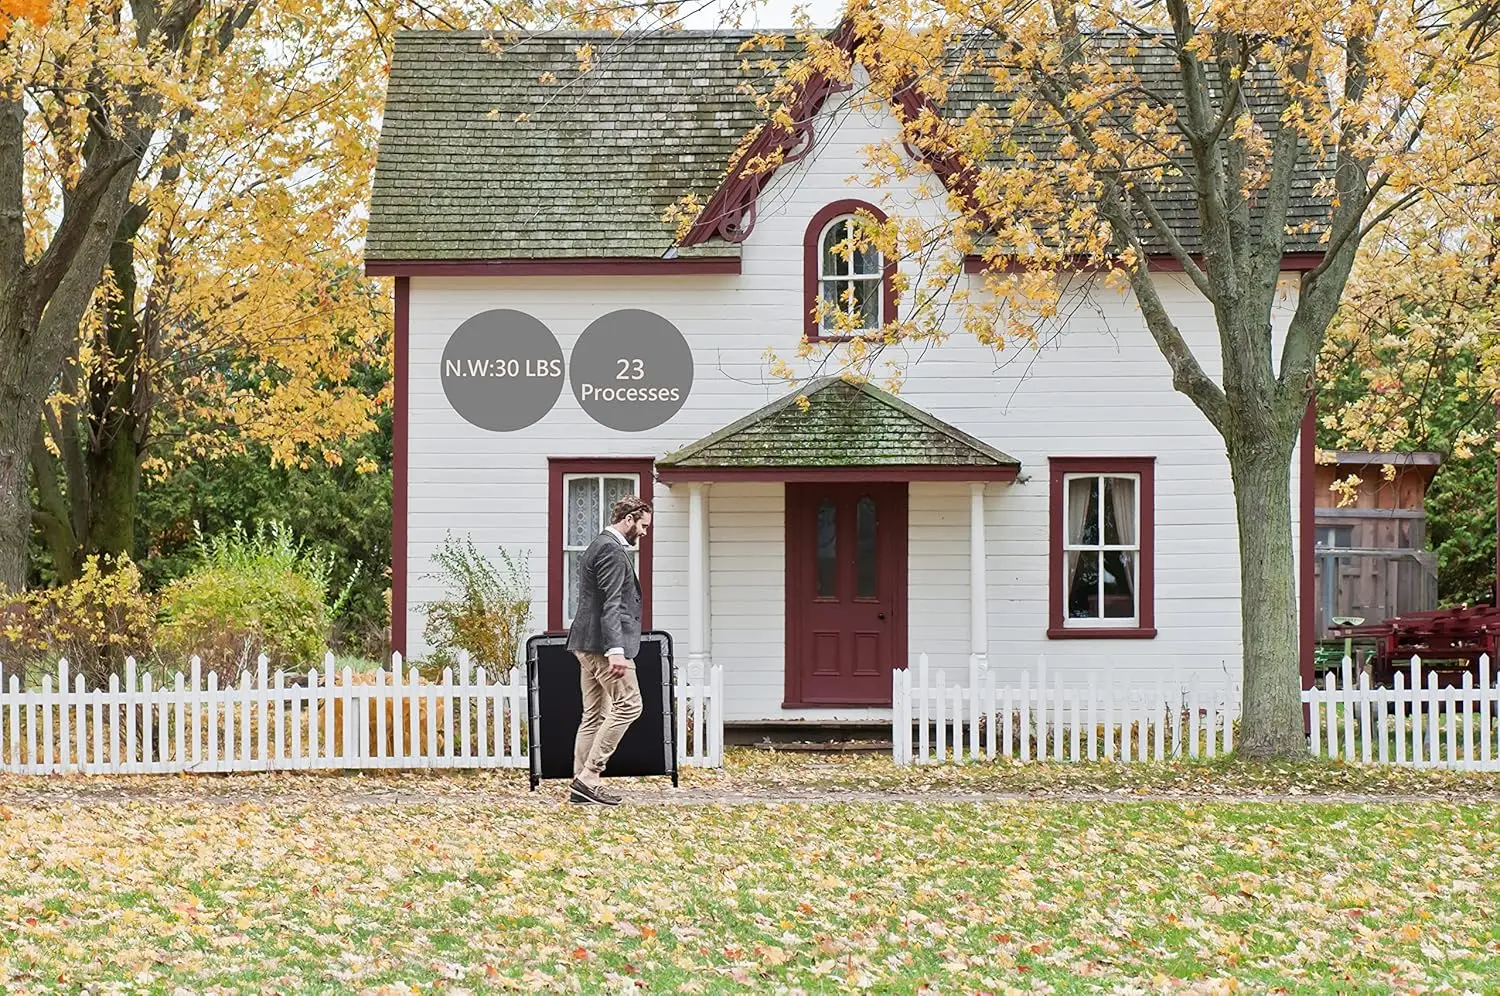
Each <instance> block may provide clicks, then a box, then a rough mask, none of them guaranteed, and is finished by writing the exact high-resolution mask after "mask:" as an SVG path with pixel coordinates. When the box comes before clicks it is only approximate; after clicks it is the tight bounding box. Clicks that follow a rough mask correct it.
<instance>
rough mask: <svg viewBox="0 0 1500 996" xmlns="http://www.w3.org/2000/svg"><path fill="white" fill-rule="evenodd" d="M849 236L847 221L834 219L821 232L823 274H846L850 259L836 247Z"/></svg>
mask: <svg viewBox="0 0 1500 996" xmlns="http://www.w3.org/2000/svg"><path fill="white" fill-rule="evenodd" d="M848 237H849V222H847V221H836V222H834V223H833V224H832V225H829V226H828V231H827V232H825V233H823V275H825V276H831V275H833V274H847V273H848V272H849V263H850V261H849V260H848V259H847V258H846V257H845V256H844V254H843V252H841V251H839V249H838V248H837V247H838V246H839V244H840V243H842V242H843V241H844V240H845V239H847V238H848Z"/></svg>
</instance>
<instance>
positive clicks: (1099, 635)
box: [1047, 457, 1156, 640]
mask: <svg viewBox="0 0 1500 996" xmlns="http://www.w3.org/2000/svg"><path fill="white" fill-rule="evenodd" d="M1049 464H1050V470H1051V484H1050V487H1051V490H1050V492H1049V493H1048V502H1049V504H1050V508H1049V514H1048V522H1049V526H1048V548H1047V637H1048V639H1052V640H1149V639H1151V638H1152V637H1154V636H1156V458H1155V457H1052V458H1051V459H1050V461H1049ZM1067 474H1139V475H1140V476H1141V493H1140V495H1139V500H1140V503H1141V574H1140V583H1141V590H1140V596H1139V600H1140V618H1139V619H1138V620H1137V622H1138V623H1139V625H1137V626H1121V627H1110V628H1104V627H1094V626H1088V627H1084V626H1080V627H1069V626H1067V625H1066V623H1065V618H1066V612H1065V609H1066V606H1065V605H1064V600H1063V593H1062V584H1063V560H1064V557H1063V536H1064V534H1065V533H1066V531H1067V525H1066V523H1065V521H1064V516H1063V509H1064V507H1065V506H1066V504H1067V501H1066V494H1065V492H1064V489H1063V477H1064V475H1067Z"/></svg>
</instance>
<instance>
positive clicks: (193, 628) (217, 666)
mask: <svg viewBox="0 0 1500 996" xmlns="http://www.w3.org/2000/svg"><path fill="white" fill-rule="evenodd" d="M199 547H200V551H201V556H200V561H199V563H198V566H196V567H195V568H193V569H192V570H191V571H190V572H189V573H188V574H186V575H185V576H183V577H181V578H178V579H177V580H176V581H173V582H172V583H170V584H169V585H167V586H166V588H164V589H163V590H162V593H161V607H162V614H163V616H164V617H165V622H164V624H163V626H162V629H161V633H160V638H159V641H158V642H159V646H160V648H161V650H162V653H163V655H164V656H165V657H166V658H167V659H168V660H169V661H170V662H171V665H172V668H173V669H174V670H175V669H176V668H178V667H182V666H183V664H184V662H186V661H187V659H188V658H189V657H190V656H191V655H193V654H197V655H198V656H199V657H200V658H202V661H203V668H204V673H205V674H208V673H209V672H210V671H212V672H216V673H217V674H218V675H219V680H220V682H221V683H232V682H236V681H238V680H239V676H240V672H241V671H243V670H247V669H248V670H253V669H254V667H255V661H256V658H257V656H258V655H260V654H262V653H263V654H265V655H266V656H267V657H268V658H269V659H270V662H271V667H272V669H273V670H274V669H276V668H282V669H285V670H288V671H293V670H296V671H305V670H307V669H309V668H313V667H319V666H321V664H322V658H323V651H324V649H325V647H326V645H327V640H328V631H329V619H330V617H331V616H332V615H333V614H335V613H337V611H338V609H339V607H340V606H341V605H342V602H343V600H344V599H345V598H346V597H347V595H348V592H349V590H350V585H352V583H353V578H352V577H351V578H350V581H349V582H348V583H346V584H345V586H344V588H343V590H342V592H341V593H340V595H339V596H338V598H336V599H335V600H334V602H333V603H332V604H330V603H329V602H328V594H329V584H330V581H331V575H332V565H331V561H330V558H329V557H328V556H327V555H326V554H320V553H317V552H309V551H307V550H305V549H304V547H303V544H302V543H300V542H298V541H297V540H296V539H295V538H294V537H293V536H292V533H291V530H290V529H289V528H287V527H286V526H285V525H284V524H282V523H280V522H274V521H273V522H269V523H267V522H263V523H261V524H260V526H259V527H258V528H257V529H256V531H255V534H254V535H253V536H249V535H247V534H246V533H245V530H244V527H243V525H242V524H241V523H239V522H236V523H235V525H234V528H233V529H232V530H230V531H228V532H226V533H222V534H220V535H217V536H214V537H212V538H210V539H208V540H207V541H205V540H204V539H203V537H202V535H201V534H200V535H199Z"/></svg>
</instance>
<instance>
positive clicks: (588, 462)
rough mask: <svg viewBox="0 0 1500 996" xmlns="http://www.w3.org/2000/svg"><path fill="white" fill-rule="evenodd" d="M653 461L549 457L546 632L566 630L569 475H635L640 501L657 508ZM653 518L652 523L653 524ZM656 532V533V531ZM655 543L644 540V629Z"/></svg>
mask: <svg viewBox="0 0 1500 996" xmlns="http://www.w3.org/2000/svg"><path fill="white" fill-rule="evenodd" d="M653 463H654V461H653V460H652V459H651V457H567V458H562V457H550V458H548V460H547V629H548V631H549V632H553V633H558V632H561V631H562V629H563V622H562V618H563V549H562V548H563V522H564V521H565V520H566V517H567V515H566V512H565V510H564V508H563V502H564V500H565V499H566V498H567V493H566V492H565V491H564V489H563V476H564V475H566V474H635V475H637V477H638V478H639V479H640V482H641V483H640V493H641V497H642V498H645V499H646V500H647V501H649V502H651V503H652V505H655V504H656V501H655V498H654V497H653V493H654V491H655V487H654V484H655V481H654V478H653V475H652V466H653ZM654 518H655V517H654V516H653V520H654ZM653 532H654V530H653ZM655 546H656V540H655V538H654V537H653V535H652V533H649V532H648V533H647V534H646V538H645V539H643V540H641V557H640V577H641V629H642V630H648V629H650V628H651V561H652V550H653V548H654V547H655Z"/></svg>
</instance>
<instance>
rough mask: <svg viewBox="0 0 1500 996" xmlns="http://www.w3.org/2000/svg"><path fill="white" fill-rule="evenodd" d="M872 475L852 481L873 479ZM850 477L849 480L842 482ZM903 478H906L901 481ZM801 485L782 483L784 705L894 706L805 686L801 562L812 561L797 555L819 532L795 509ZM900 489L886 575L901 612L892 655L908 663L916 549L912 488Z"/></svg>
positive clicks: (897, 664) (883, 700)
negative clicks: (806, 531)
mask: <svg viewBox="0 0 1500 996" xmlns="http://www.w3.org/2000/svg"><path fill="white" fill-rule="evenodd" d="M867 482H869V479H868V478H864V479H861V480H857V481H850V482H847V483H867ZM838 483H844V482H838ZM895 483H902V482H895ZM796 490H797V489H794V488H782V520H783V524H784V529H785V551H786V553H785V557H784V560H785V562H786V563H785V576H784V580H783V582H782V592H783V594H782V598H783V601H784V604H785V611H784V612H783V613H782V614H783V616H784V618H785V624H786V634H785V639H784V643H785V650H784V652H783V654H782V677H783V688H782V695H783V699H782V703H781V706H782V708H783V709H829V708H840V707H842V708H860V709H880V708H889V707H890V706H891V704H892V703H891V699H890V698H889V696H884V697H882V698H881V699H879V700H878V701H864V702H850V701H842V700H837V701H836V700H833V699H826V698H823V699H809V698H808V697H807V696H806V695H805V694H804V693H803V690H802V671H803V667H802V661H801V660H800V656H799V655H800V653H801V650H800V648H801V646H802V643H801V640H802V636H803V633H804V626H805V625H806V622H807V620H806V617H805V612H806V609H807V600H806V594H807V591H808V585H809V582H810V580H811V579H810V578H809V577H808V576H807V574H806V572H805V570H804V571H803V572H801V573H799V571H798V568H799V567H804V568H805V566H806V561H805V560H801V561H799V559H798V558H797V557H796V556H795V552H796V551H798V550H809V549H812V548H813V544H814V537H811V536H804V535H802V529H803V528H805V523H806V518H805V517H803V516H799V515H796V514H795V513H794V511H793V509H792V497H793V494H794V493H795V491H796ZM891 490H892V491H893V492H895V493H899V494H900V501H898V502H896V503H895V518H896V521H895V522H894V523H892V524H891V528H890V532H889V533H888V534H887V535H888V536H889V537H891V538H892V539H894V540H895V542H896V548H895V550H894V551H893V553H894V558H893V562H892V563H890V564H889V570H890V573H889V574H886V575H885V577H886V578H887V580H888V583H889V584H890V585H891V611H892V612H893V613H894V614H895V618H893V619H892V620H891V640H892V642H893V643H894V647H893V649H892V653H891V658H892V662H893V665H894V666H895V667H896V668H902V667H906V666H907V665H906V662H907V655H908V653H909V650H910V648H909V647H908V646H907V640H908V639H909V637H908V625H907V616H908V615H909V613H910V611H911V598H910V577H909V576H910V573H911V550H910V538H909V535H908V534H909V533H910V516H911V494H910V491H909V490H908V489H907V488H905V487H902V488H900V489H899V490H898V489H894V488H893V489H891Z"/></svg>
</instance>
